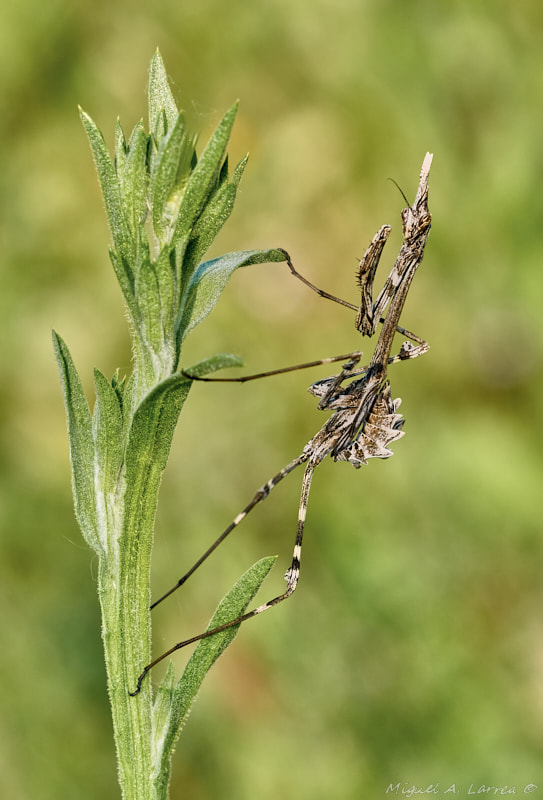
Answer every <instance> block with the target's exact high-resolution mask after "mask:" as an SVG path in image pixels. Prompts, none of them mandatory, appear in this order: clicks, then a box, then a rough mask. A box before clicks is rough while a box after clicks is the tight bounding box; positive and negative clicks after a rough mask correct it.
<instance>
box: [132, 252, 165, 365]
mask: <svg viewBox="0 0 543 800" xmlns="http://www.w3.org/2000/svg"><path fill="white" fill-rule="evenodd" d="M135 294H136V301H137V303H138V307H139V310H140V319H141V324H140V326H139V327H140V330H139V333H140V337H141V339H142V341H143V342H144V343H145V344H146V345H147V347H150V348H151V349H152V350H153V351H154V352H155V353H158V352H160V350H161V345H162V342H163V335H162V320H161V314H160V295H159V286H158V280H157V276H156V273H155V270H154V268H153V265H152V264H151V263H150V262H149V260H147V259H146V260H145V261H144V262H143V263H142V264H141V266H140V269H139V271H138V274H137V276H136V286H135Z"/></svg>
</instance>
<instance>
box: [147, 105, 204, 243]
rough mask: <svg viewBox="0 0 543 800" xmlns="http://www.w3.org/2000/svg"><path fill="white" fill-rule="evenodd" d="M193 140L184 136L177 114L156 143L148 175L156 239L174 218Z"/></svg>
mask: <svg viewBox="0 0 543 800" xmlns="http://www.w3.org/2000/svg"><path fill="white" fill-rule="evenodd" d="M193 141H194V140H193V139H191V138H190V137H189V136H188V135H187V131H186V127H185V120H184V118H183V115H182V114H179V116H178V117H177V120H176V122H175V125H174V126H173V127H172V128H171V130H170V131H169V132H168V133H167V134H166V136H164V138H163V139H162V142H161V143H160V147H159V150H158V153H157V155H156V158H155V161H154V164H153V172H152V176H151V206H152V209H153V227H154V230H155V233H156V234H157V236H158V237H159V239H163V238H164V237H165V236H166V234H168V233H169V231H170V230H171V229H172V227H173V225H174V224H175V222H176V220H177V212H178V210H179V204H180V202H181V193H182V189H183V188H184V185H185V183H186V181H187V178H188V175H189V173H190V163H191V158H192V153H193V152H194V143H193ZM169 206H171V207H169Z"/></svg>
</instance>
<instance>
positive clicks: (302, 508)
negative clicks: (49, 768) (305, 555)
mask: <svg viewBox="0 0 543 800" xmlns="http://www.w3.org/2000/svg"><path fill="white" fill-rule="evenodd" d="M306 458H307V457H306ZM300 459H301V456H300V458H298V459H295V461H292V462H291V463H290V464H289V465H288V466H289V467H291V469H294V467H293V466H292V465H293V464H295V465H296V466H297V465H298V464H300V463H301V460H300ZM316 465H317V464H316V463H315V462H314V461H313V460H310V461H309V462H308V464H307V466H306V468H305V472H304V477H303V481H302V491H301V494H300V505H299V508H298V526H297V529H296V541H295V543H294V551H293V553H292V561H291V564H290V567H289V568H288V570H287V571H286V573H285V580H286V582H287V588H286V590H285V591H284V592H283V594H280V595H278V596H277V597H274V598H273V599H272V600H268V602H267V603H264V604H263V605H261V606H258V607H257V608H255V609H253V610H252V611H248V612H247V613H246V614H243V615H242V616H241V617H238V618H237V619H233V620H231V621H230V622H226V623H225V624H224V625H220V626H219V627H218V628H213V629H212V630H210V631H209V630H208V631H204V632H203V633H200V634H198V636H193V637H192V638H190V639H185V640H184V641H183V642H178V643H177V644H176V645H174V646H173V647H170V649H169V650H167V651H166V652H165V653H163V654H162V655H161V656H159V657H158V658H155V660H154V661H151V663H150V664H148V665H147V666H146V667H145V669H144V670H143V672H142V673H141V675H140V676H139V678H138V683H137V686H136V689H135V690H134V691H133V692H129V694H130V696H131V697H135V696H136V695H137V694H139V692H140V690H141V685H142V683H143V681H144V679H145V676H146V675H147V673H148V672H150V671H151V670H152V668H153V667H155V666H156V665H157V664H159V663H160V662H161V661H163V660H164V659H165V658H168V656H171V655H172V653H175V652H176V651H177V650H181V649H182V648H183V647H187V646H188V645H189V644H194V643H195V642H199V641H201V640H202V639H207V638H208V637H209V636H214V635H215V634H216V633H220V632H221V631H224V630H226V629H227V628H233V627H234V625H241V623H242V622H246V621H247V620H248V619H252V618H253V617H256V616H258V614H262V612H263V611H267V610H268V609H269V608H273V606H276V605H278V604H279V603H282V602H283V600H286V599H287V597H290V595H291V594H292V593H293V592H294V591H295V589H296V586H297V585H298V578H299V577H300V558H301V554H302V540H303V536H304V527H305V518H306V514H307V501H308V498H309V489H310V488H311V480H312V478H313V472H314V470H315V467H316ZM289 471H290V470H289ZM283 473H284V470H282V471H281V472H280V473H278V475H276V476H275V477H276V478H279V480H281V479H282V478H283V477H284V474H287V473H284V474H283ZM279 476H281V477H279ZM273 480H274V479H273V478H272V480H271V481H268V483H267V484H266V486H269V485H270V484H272V482H273ZM278 482H279V481H277V482H276V483H273V485H272V486H271V487H270V489H268V491H270V490H271V488H273V486H276V485H277V483H278ZM263 488H264V487H263ZM261 499H263V498H261ZM257 502H258V501H257ZM255 504H256V503H255ZM255 504H253V505H255ZM252 507H253V506H251V508H252ZM247 513H249V512H248V511H247V512H246V513H245V514H244V513H243V512H242V514H240V515H239V516H240V517H241V519H243V516H246V514H247ZM236 519H237V518H236ZM241 519H240V522H241ZM218 541H221V539H219V540H218ZM217 544H218V542H216V543H215V545H214V546H213V549H214V547H215V546H217ZM210 552H211V550H210ZM192 571H194V570H192ZM188 574H190V573H188ZM172 591H173V590H172ZM168 594H170V592H169V593H168ZM166 596H167V595H165V597H166ZM161 599H162V598H161ZM158 602H160V601H158ZM155 605H156V603H155Z"/></svg>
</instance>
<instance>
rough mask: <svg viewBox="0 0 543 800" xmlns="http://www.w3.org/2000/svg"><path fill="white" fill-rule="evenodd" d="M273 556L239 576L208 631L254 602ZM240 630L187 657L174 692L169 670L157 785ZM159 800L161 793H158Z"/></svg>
mask: <svg viewBox="0 0 543 800" xmlns="http://www.w3.org/2000/svg"><path fill="white" fill-rule="evenodd" d="M275 559H276V556H268V557H267V558H262V559H261V560H260V561H257V562H256V564H253V566H252V567H250V568H249V569H248V570H247V572H246V573H245V574H244V575H242V576H241V578H240V579H239V580H238V582H237V583H236V584H235V586H234V587H233V588H232V589H231V590H230V591H229V592H228V594H227V595H226V596H225V597H224V598H223V600H221V602H220V603H219V606H218V607H217V610H216V611H215V613H214V615H213V617H212V618H211V621H210V623H209V625H208V627H207V630H211V629H212V628H217V627H219V626H220V625H223V624H224V623H226V622H229V621H230V620H232V619H236V618H237V617H239V616H241V615H242V614H244V613H245V611H246V609H247V606H248V605H249V603H250V602H251V600H252V599H253V598H254V596H255V595H256V593H257V592H258V590H259V589H260V586H261V585H262V582H263V581H264V579H265V578H266V576H267V574H268V572H269V571H270V569H271V568H272V566H273V564H274V563H275ZM238 630H239V625H235V626H232V627H231V628H227V629H226V630H224V631H221V632H220V633H217V634H215V636H210V637H209V638H208V639H202V641H201V642H199V644H198V646H197V647H196V649H195V651H194V653H193V654H192V656H191V657H190V659H189V661H188V662H187V665H186V667H185V669H184V671H183V675H182V676H181V678H180V679H179V681H178V682H177V686H176V687H175V689H172V671H171V669H170V668H169V669H168V672H167V673H166V677H165V678H164V680H163V682H162V684H161V686H160V688H159V690H158V696H157V703H158V704H159V705H158V706H157V714H156V717H155V719H156V722H157V723H159V724H160V725H161V727H160V728H159V729H154V730H153V739H154V742H155V743H156V744H155V747H156V748H157V749H158V748H159V747H160V749H161V759H160V763H159V764H158V765H157V777H156V785H157V786H158V787H159V789H160V788H162V789H163V788H164V782H167V780H168V773H169V764H170V759H171V755H172V751H173V747H174V744H175V741H176V739H177V737H178V736H179V733H180V732H181V728H182V727H183V724H184V722H185V721H186V719H187V717H188V715H189V713H190V709H191V707H192V704H193V702H194V700H195V699H196V695H197V694H198V691H199V690H200V686H201V684H202V681H203V679H204V678H205V676H206V674H207V672H208V671H209V669H210V668H211V667H212V666H213V664H214V663H215V661H216V660H217V659H218V658H219V656H220V655H221V654H222V653H223V652H224V651H225V650H226V648H227V647H228V645H229V644H230V643H231V642H232V640H233V639H234V637H235V636H236V634H237V632H238ZM168 695H169V696H170V698H171V700H170V703H171V706H170V714H169V718H166V714H165V703H166V699H167V697H168ZM157 794H158V796H159V797H160V796H161V794H160V791H158V792H157Z"/></svg>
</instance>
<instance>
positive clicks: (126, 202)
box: [117, 122, 149, 242]
mask: <svg viewBox="0 0 543 800" xmlns="http://www.w3.org/2000/svg"><path fill="white" fill-rule="evenodd" d="M148 144H149V137H148V136H147V134H146V133H145V131H144V130H143V124H142V123H141V122H138V124H137V125H136V126H135V128H134V130H133V131H132V135H131V137H130V142H129V143H128V151H127V156H126V159H125V162H124V166H123V168H122V170H119V169H117V172H118V174H119V178H120V187H121V197H122V202H123V206H124V213H125V215H126V219H127V221H128V225H129V227H130V232H131V236H132V238H133V240H134V242H139V241H140V239H141V238H142V237H143V236H144V227H143V224H144V222H145V217H146V215H147V184H148V180H149V176H148V172H147V148H148Z"/></svg>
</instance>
